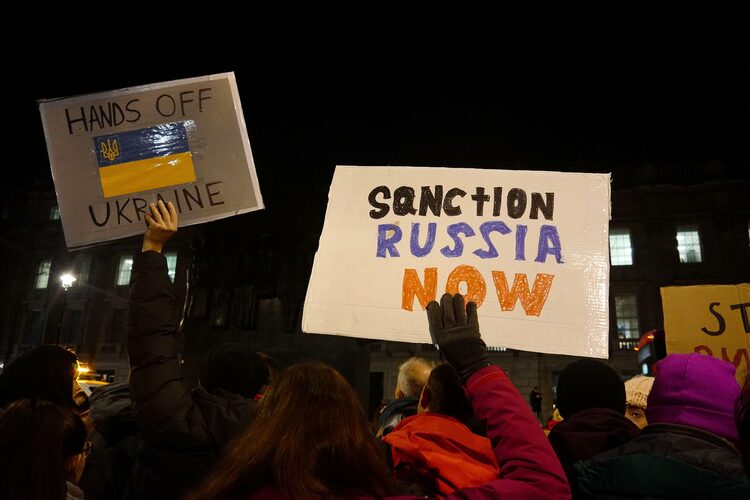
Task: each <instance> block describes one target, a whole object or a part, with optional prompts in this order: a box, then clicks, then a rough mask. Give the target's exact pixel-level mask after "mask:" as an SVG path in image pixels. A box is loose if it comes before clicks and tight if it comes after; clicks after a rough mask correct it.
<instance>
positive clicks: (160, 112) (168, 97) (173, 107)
mask: <svg viewBox="0 0 750 500" xmlns="http://www.w3.org/2000/svg"><path fill="white" fill-rule="evenodd" d="M165 97H166V98H167V99H169V100H170V101H171V102H172V111H171V112H170V113H166V114H165V113H164V112H162V110H161V102H162V99H163V98H165ZM156 111H158V112H159V114H160V115H161V116H165V117H166V116H172V115H174V113H175V111H177V104H176V103H175V102H174V99H173V98H172V96H171V95H169V94H162V95H160V96H159V97H157V98H156Z"/></svg>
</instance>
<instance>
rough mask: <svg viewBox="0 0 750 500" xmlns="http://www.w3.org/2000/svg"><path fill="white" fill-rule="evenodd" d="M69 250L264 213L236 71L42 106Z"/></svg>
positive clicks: (40, 108) (74, 98)
mask: <svg viewBox="0 0 750 500" xmlns="http://www.w3.org/2000/svg"><path fill="white" fill-rule="evenodd" d="M39 111H40V113H41V115H42V122H43V124H44V133H45V137H46V140H47V151H48V153H49V160H50V166H51V168H52V177H53V179H54V182H55V191H56V193H57V201H58V205H59V208H60V218H61V219H62V224H63V231H64V233H65V241H66V244H67V246H68V248H82V247H86V246H91V245H94V244H97V243H102V242H106V241H110V240H114V239H119V238H124V237H127V236H133V235H136V234H140V233H142V232H143V229H144V227H145V225H144V215H145V213H146V212H147V207H148V204H149V203H151V202H155V201H157V200H158V199H162V200H164V201H165V202H167V201H172V202H173V203H174V204H175V206H176V208H177V210H178V212H179V213H180V225H182V226H185V225H191V224H198V223H201V222H207V221H211V220H215V219H220V218H223V217H229V216H231V215H236V214H240V213H245V212H249V211H253V210H259V209H262V208H263V199H262V198H261V194H260V188H259V186H258V178H257V176H256V173H255V165H254V163H253V157H252V153H251V151H250V141H249V139H248V136H247V129H246V127H245V121H244V117H243V114H242V106H241V104H240V99H239V94H238V92H237V83H236V81H235V78H234V73H222V74H216V75H210V76H204V77H198V78H190V79H185V80H176V81H171V82H163V83H157V84H153V85H143V86H139V87H132V88H126V89H121V90H115V91H111V92H102V93H98V94H91V95H85V96H79V97H71V98H64V99H54V100H44V101H40V103H39Z"/></svg>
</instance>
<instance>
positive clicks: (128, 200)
mask: <svg viewBox="0 0 750 500" xmlns="http://www.w3.org/2000/svg"><path fill="white" fill-rule="evenodd" d="M128 203H130V198H128V199H127V200H125V203H124V204H123V205H122V207H121V206H120V200H116V201H115V205H116V206H117V224H118V225H120V224H122V222H120V219H125V220H126V221H128V222H129V223H130V224H132V223H133V221H132V220H130V219H128V217H127V215H125V214H124V213H122V211H123V210H125V207H127V206H128Z"/></svg>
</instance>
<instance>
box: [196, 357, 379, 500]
mask: <svg viewBox="0 0 750 500" xmlns="http://www.w3.org/2000/svg"><path fill="white" fill-rule="evenodd" d="M267 485H274V486H276V487H277V488H278V489H279V490H281V492H282V493H284V494H285V495H286V496H287V498H334V497H346V496H358V495H360V496H375V497H381V496H384V495H385V494H387V493H388V490H389V488H390V487H389V485H390V479H389V475H388V471H387V469H386V467H385V464H384V463H383V461H382V460H381V458H380V456H379V455H378V452H377V449H376V446H375V442H374V440H373V438H372V434H371V431H370V427H369V425H368V422H367V418H366V416H365V413H364V410H363V408H362V405H361V403H360V401H359V399H358V397H357V393H356V392H355V391H354V389H353V388H352V387H351V385H350V384H349V383H348V382H347V381H346V379H344V377H342V376H341V374H339V373H338V372H337V371H336V370H334V369H333V368H331V367H330V366H328V365H326V364H325V363H320V362H315V361H310V362H304V363H299V364H296V365H293V366H290V367H288V368H286V369H285V370H284V371H282V372H281V373H280V374H279V376H278V378H277V379H276V380H274V382H273V383H272V384H271V386H270V387H269V389H268V391H267V392H266V394H265V397H264V398H263V399H262V400H261V402H260V404H259V405H258V414H257V416H256V418H255V420H254V421H253V423H252V424H251V425H250V427H249V428H248V429H247V430H246V431H245V432H244V433H243V434H242V435H241V436H240V437H239V438H237V439H236V440H235V442H234V445H233V446H232V448H231V450H229V452H228V453H227V454H226V455H225V458H224V460H223V461H222V462H221V463H219V464H218V465H217V467H215V469H214V472H213V473H212V474H211V475H209V476H208V477H207V478H206V479H205V480H204V482H203V483H202V484H201V485H200V486H199V488H198V489H197V490H196V491H195V493H194V494H193V495H191V496H190V498H246V497H247V496H248V495H249V494H251V493H252V492H254V491H257V490H259V489H260V488H262V487H263V486H267Z"/></svg>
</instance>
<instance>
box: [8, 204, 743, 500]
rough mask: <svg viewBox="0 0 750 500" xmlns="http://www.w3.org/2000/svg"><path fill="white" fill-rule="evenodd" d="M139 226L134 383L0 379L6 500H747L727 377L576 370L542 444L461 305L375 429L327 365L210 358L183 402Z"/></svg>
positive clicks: (679, 365)
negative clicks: (626, 375) (436, 353)
mask: <svg viewBox="0 0 750 500" xmlns="http://www.w3.org/2000/svg"><path fill="white" fill-rule="evenodd" d="M150 210H151V213H150V214H149V215H148V216H147V217H146V219H147V222H148V228H147V230H146V231H145V233H144V238H143V247H142V252H141V253H140V254H139V255H138V256H137V257H136V259H135V261H134V264H133V283H132V287H131V294H130V300H129V327H128V353H129V357H130V364H131V374H130V380H129V382H128V383H124V384H110V385H108V386H103V387H100V388H97V389H96V390H95V391H94V392H93V393H92V395H91V397H87V396H86V394H85V393H83V391H82V389H81V387H80V386H79V385H78V383H77V382H76V362H77V360H76V357H75V355H74V354H73V353H71V352H69V351H67V350H66V349H64V348H62V347H60V346H55V345H43V346H39V347H36V348H35V349H33V350H31V351H29V352H27V353H25V354H23V355H21V356H19V357H18V358H16V359H15V360H13V361H12V362H11V363H10V364H9V365H8V366H7V367H6V368H5V370H4V371H3V373H2V374H0V499H14V500H15V499H29V500H42V499H43V500H57V499H60V500H62V499H69V500H74V499H75V500H80V499H84V498H85V499H87V500H97V499H116V500H119V499H142V498H143V499H150V498H154V499H157V498H158V499H180V498H184V499H190V500H200V499H260V500H264V499H290V500H296V499H308V498H310V499H328V498H340V499H348V498H351V499H355V498H356V499H370V498H372V499H375V498H378V499H380V498H404V499H405V498H455V499H458V498H463V499H467V498H468V499H474V498H477V499H478V498H488V499H494V498H545V499H547V498H552V499H554V498H561V499H563V498H571V497H574V498H642V497H648V498H704V497H705V498H708V497H716V498H750V478H749V476H748V474H750V383H748V384H745V386H744V390H742V389H741V387H740V385H739V384H738V382H737V381H736V379H735V367H734V366H733V365H732V364H731V363H728V362H724V361H721V360H719V359H715V358H712V357H710V356H704V355H699V354H670V355H668V356H667V357H666V358H664V359H662V360H661V361H659V362H658V363H657V364H656V365H655V376H654V377H636V378H633V379H632V380H628V381H627V382H625V383H623V381H622V379H621V378H620V377H619V375H618V374H617V373H616V372H614V370H612V368H611V367H610V366H609V365H607V364H606V363H604V362H602V361H598V360H593V359H583V360H579V361H575V362H573V363H570V364H569V365H568V366H567V367H566V368H565V369H564V370H563V372H562V373H561V375H560V378H559V382H558V385H557V401H556V403H557V409H558V410H559V415H558V416H557V417H556V418H554V419H553V420H551V421H550V423H548V424H547V425H546V427H544V428H543V427H542V425H541V424H540V422H539V418H540V414H539V412H540V408H539V407H540V405H541V394H540V393H539V391H538V390H536V393H537V394H532V396H531V397H530V398H529V401H528V402H527V400H526V399H525V398H523V397H522V396H521V395H520V394H519V392H518V390H517V389H516V387H515V386H514V385H513V383H512V382H511V380H510V379H509V378H508V376H507V375H506V373H505V372H504V371H503V369H502V368H501V367H498V366H493V365H492V364H491V363H490V359H489V356H488V352H487V347H486V345H485V343H484V341H483V340H482V336H481V333H480V328H479V318H478V315H477V306H476V304H474V303H473V302H468V303H465V302H464V298H463V297H462V296H461V295H460V294H456V295H454V296H451V295H448V294H446V295H444V296H443V297H441V299H440V302H437V301H432V302H430V303H429V304H428V306H427V321H426V325H425V327H426V328H428V329H429V330H430V334H431V335H432V338H433V339H435V341H436V343H437V345H438V347H439V350H440V353H441V356H442V358H443V360H444V361H443V362H441V363H439V364H437V365H434V366H433V363H431V362H429V361H427V360H424V359H419V358H415V359H411V360H409V361H408V362H407V363H404V364H403V365H402V366H401V369H400V370H399V376H398V384H397V388H396V392H395V394H394V396H395V401H394V402H393V403H391V404H390V405H388V406H387V407H386V408H384V410H383V411H382V412H381V415H380V421H379V422H378V426H377V427H378V428H377V429H373V428H372V426H371V425H370V422H369V421H368V419H367V417H366V415H365V412H364V410H363V408H362V405H361V403H360V401H359V398H358V396H357V393H356V392H355V390H354V389H353V387H352V386H351V385H350V384H349V383H348V382H347V380H346V379H345V378H344V377H343V376H342V375H341V374H340V373H339V372H337V371H336V370H335V369H334V368H332V367H331V366H328V365H326V364H325V363H322V362H318V361H307V362H301V363H297V364H294V365H292V366H289V367H286V368H284V369H278V367H277V366H276V365H275V363H274V361H273V358H271V357H269V356H267V355H265V354H263V353H257V352H254V351H253V350H252V349H250V348H249V347H248V346H246V345H244V344H219V345H217V346H215V347H214V348H213V349H211V351H209V352H208V353H206V355H205V358H204V360H203V363H202V365H201V367H200V373H199V383H198V385H197V386H196V387H194V388H192V389H189V388H186V387H185V385H184V384H183V381H182V375H181V370H180V363H179V361H178V357H177V348H176V345H175V340H174V337H175V333H176V332H177V328H178V321H177V316H176V315H175V314H173V311H174V309H175V308H174V304H173V300H174V299H173V293H172V285H171V282H170V280H169V277H168V274H167V264H166V260H165V258H164V256H163V255H162V250H163V248H164V246H165V244H166V243H167V241H168V240H169V239H170V237H171V236H172V235H173V234H175V232H176V231H177V227H178V219H177V212H176V210H175V208H174V206H172V204H171V203H169V204H166V205H165V204H164V203H162V202H161V201H160V202H158V204H156V205H151V207H150ZM535 389H536V388H535ZM552 422H554V424H553V423H552Z"/></svg>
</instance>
